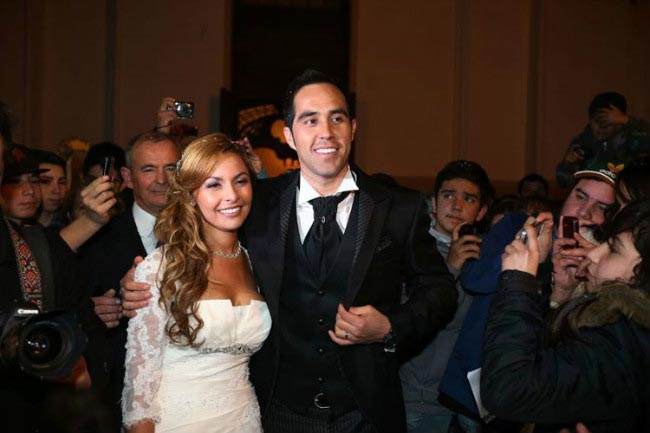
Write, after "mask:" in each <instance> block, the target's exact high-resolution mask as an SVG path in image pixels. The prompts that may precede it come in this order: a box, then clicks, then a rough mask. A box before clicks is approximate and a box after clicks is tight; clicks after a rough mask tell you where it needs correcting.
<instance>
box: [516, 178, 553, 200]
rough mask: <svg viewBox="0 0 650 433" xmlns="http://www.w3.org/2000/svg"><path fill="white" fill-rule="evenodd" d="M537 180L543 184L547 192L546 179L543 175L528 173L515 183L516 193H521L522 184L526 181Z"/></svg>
mask: <svg viewBox="0 0 650 433" xmlns="http://www.w3.org/2000/svg"><path fill="white" fill-rule="evenodd" d="M529 182H530V183H532V182H539V183H541V184H542V185H544V189H546V192H547V193H548V181H547V180H546V179H544V177H543V176H542V175H540V174H537V173H530V174H527V175H526V176H524V177H522V178H521V180H520V181H519V183H518V184H517V194H519V195H521V191H522V190H523V189H524V185H525V184H527V183H529Z"/></svg>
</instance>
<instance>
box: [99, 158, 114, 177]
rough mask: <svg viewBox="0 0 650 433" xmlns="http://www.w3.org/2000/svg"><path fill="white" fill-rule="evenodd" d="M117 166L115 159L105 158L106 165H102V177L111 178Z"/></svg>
mask: <svg viewBox="0 0 650 433" xmlns="http://www.w3.org/2000/svg"><path fill="white" fill-rule="evenodd" d="M114 165H115V157H113V156H105V157H104V163H103V164H102V176H109V175H110V174H111V171H113V166H114Z"/></svg>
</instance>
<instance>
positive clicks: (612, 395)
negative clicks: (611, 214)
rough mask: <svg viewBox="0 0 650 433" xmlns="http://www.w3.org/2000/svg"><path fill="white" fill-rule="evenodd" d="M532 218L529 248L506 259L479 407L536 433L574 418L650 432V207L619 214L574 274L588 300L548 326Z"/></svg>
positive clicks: (513, 249) (547, 232) (594, 428)
mask: <svg viewBox="0 0 650 433" xmlns="http://www.w3.org/2000/svg"><path fill="white" fill-rule="evenodd" d="M534 221H535V220H534V219H533V218H530V219H529V220H528V221H527V223H526V225H525V226H524V229H525V230H526V232H527V234H528V241H527V242H526V243H523V242H521V241H520V240H519V239H518V238H517V239H515V240H514V241H513V242H512V243H511V244H510V245H508V247H507V248H506V250H505V253H504V254H503V272H502V274H501V277H500V279H501V280H500V287H499V290H498V292H497V295H496V298H495V300H494V302H493V304H492V307H491V310H490V318H489V320H488V323H487V328H486V332H485V341H484V347H483V357H484V362H483V370H482V374H481V398H482V401H483V404H484V405H485V407H486V408H487V409H488V410H489V411H490V412H492V413H494V414H495V415H496V416H498V417H500V418H505V419H509V420H513V421H519V422H533V423H535V424H536V429H535V432H539V431H558V430H559V429H561V428H563V427H568V426H571V425H575V424H576V422H578V421H580V422H583V423H585V424H586V426H587V427H588V428H589V429H590V430H591V432H592V433H597V432H635V433H636V432H646V431H650V412H649V411H648V407H650V369H649V368H648V367H649V365H650V201H648V200H646V201H639V202H633V203H631V204H630V205H628V206H627V207H625V208H624V209H622V210H621V211H620V212H619V213H618V214H617V215H616V216H615V218H614V219H613V221H612V222H611V223H610V224H609V225H608V226H607V233H608V240H607V242H604V243H603V244H601V245H600V246H598V247H596V248H593V249H592V250H591V251H589V252H588V254H587V256H586V258H585V260H584V261H583V262H582V263H581V264H580V266H579V268H578V270H577V275H579V276H580V277H582V278H583V279H584V280H585V288H586V290H585V292H584V294H582V295H580V296H577V297H575V298H573V299H571V300H569V301H568V302H567V303H566V304H564V305H563V306H561V307H560V309H559V310H558V311H557V314H556V316H555V319H554V321H553V322H552V323H551V324H550V325H548V324H547V322H546V321H545V320H544V316H545V313H546V311H545V307H544V302H542V297H541V295H539V289H540V287H539V283H538V282H537V280H536V279H535V275H536V273H537V264H538V256H539V244H538V236H537V234H536V231H535V228H533V223H534ZM551 230H552V227H551V226H550V225H547V226H545V227H543V228H542V230H541V233H540V235H539V237H540V238H542V237H546V236H551Z"/></svg>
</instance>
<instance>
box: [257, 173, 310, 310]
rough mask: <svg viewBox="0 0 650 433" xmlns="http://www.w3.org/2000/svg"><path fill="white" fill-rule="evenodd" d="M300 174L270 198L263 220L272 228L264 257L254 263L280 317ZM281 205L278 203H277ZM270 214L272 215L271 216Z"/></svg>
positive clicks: (271, 303) (267, 237) (264, 244)
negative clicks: (288, 242) (279, 301)
mask: <svg viewBox="0 0 650 433" xmlns="http://www.w3.org/2000/svg"><path fill="white" fill-rule="evenodd" d="M298 179H299V176H298V175H297V174H296V176H295V177H294V178H293V179H292V181H289V182H288V184H285V185H286V187H285V188H283V189H280V190H279V191H278V193H277V194H273V195H272V196H271V197H270V198H269V203H268V207H267V209H266V212H268V215H267V217H263V222H262V223H270V224H271V226H270V229H269V230H268V231H267V235H266V236H265V237H264V238H263V239H262V244H261V245H259V247H260V248H264V249H265V250H266V253H265V254H264V258H265V260H261V261H260V262H259V263H257V264H255V263H254V265H255V266H256V267H258V269H257V270H256V271H257V272H258V273H259V275H260V281H263V282H264V284H263V294H264V298H265V299H266V302H267V304H268V306H269V309H270V310H271V316H272V317H274V318H277V312H278V310H277V309H278V300H279V297H280V290H281V287H282V280H283V278H284V266H285V252H286V245H287V237H288V233H289V221H290V220H291V212H295V198H296V186H297V181H298ZM277 204H279V206H278V205H277ZM268 216H270V218H268Z"/></svg>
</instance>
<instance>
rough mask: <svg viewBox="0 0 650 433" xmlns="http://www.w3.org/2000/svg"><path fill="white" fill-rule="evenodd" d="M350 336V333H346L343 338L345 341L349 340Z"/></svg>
mask: <svg viewBox="0 0 650 433" xmlns="http://www.w3.org/2000/svg"><path fill="white" fill-rule="evenodd" d="M349 336H350V334H348V333H347V332H346V333H345V335H344V336H343V339H345V340H347V339H348V337H349Z"/></svg>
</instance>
